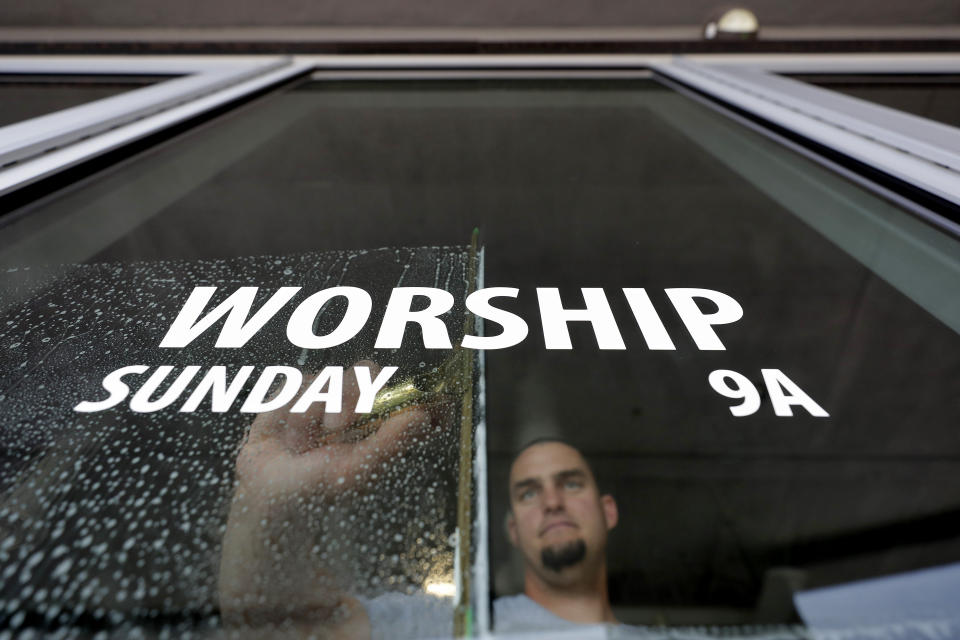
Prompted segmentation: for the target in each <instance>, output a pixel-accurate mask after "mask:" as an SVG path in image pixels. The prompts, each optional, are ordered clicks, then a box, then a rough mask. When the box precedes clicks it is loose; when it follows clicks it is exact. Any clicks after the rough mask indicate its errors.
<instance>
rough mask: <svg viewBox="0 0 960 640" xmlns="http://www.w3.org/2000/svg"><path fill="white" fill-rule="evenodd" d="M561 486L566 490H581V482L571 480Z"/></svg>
mask: <svg viewBox="0 0 960 640" xmlns="http://www.w3.org/2000/svg"><path fill="white" fill-rule="evenodd" d="M563 486H564V487H566V488H567V489H582V488H583V480H573V479H571V480H567V481H566V482H564V483H563Z"/></svg>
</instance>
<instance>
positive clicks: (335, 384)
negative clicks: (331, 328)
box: [290, 367, 369, 413]
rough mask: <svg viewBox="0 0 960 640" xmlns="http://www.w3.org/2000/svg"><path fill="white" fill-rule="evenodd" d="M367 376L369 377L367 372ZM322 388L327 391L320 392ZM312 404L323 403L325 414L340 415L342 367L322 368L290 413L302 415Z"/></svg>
mask: <svg viewBox="0 0 960 640" xmlns="http://www.w3.org/2000/svg"><path fill="white" fill-rule="evenodd" d="M367 374H368V376H369V371H368V372H367ZM324 387H326V389H327V390H326V391H323V392H321V390H322V389H323V388H324ZM314 402H323V403H324V410H325V411H326V412H327V413H340V408H341V405H342V404H343V367H324V368H323V369H322V370H321V371H320V373H318V374H317V377H316V378H314V379H313V381H312V382H311V383H310V386H309V387H307V390H306V391H304V392H303V395H301V396H300V399H299V400H297V402H296V403H295V404H294V405H293V409H291V410H290V411H291V413H303V412H305V411H306V410H307V409H309V408H310V405H311V404H313V403H314Z"/></svg>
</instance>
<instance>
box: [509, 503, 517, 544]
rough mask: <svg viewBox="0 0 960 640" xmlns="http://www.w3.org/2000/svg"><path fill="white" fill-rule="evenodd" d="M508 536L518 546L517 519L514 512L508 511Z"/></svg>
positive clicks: (511, 542)
mask: <svg viewBox="0 0 960 640" xmlns="http://www.w3.org/2000/svg"><path fill="white" fill-rule="evenodd" d="M507 536H508V537H509V538H510V544H512V545H513V546H517V519H516V518H514V517H513V512H512V511H508V512H507Z"/></svg>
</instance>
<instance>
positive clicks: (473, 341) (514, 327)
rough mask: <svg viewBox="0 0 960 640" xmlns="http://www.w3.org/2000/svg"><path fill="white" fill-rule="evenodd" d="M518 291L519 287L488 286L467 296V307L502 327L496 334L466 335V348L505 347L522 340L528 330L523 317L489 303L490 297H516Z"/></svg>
mask: <svg viewBox="0 0 960 640" xmlns="http://www.w3.org/2000/svg"><path fill="white" fill-rule="evenodd" d="M518 293H519V289H515V288H513V287H490V288H489V289H480V290H478V291H474V292H473V293H471V294H470V295H469V296H467V309H469V310H470V312H472V313H474V314H476V315H478V316H480V317H481V318H483V319H485V320H490V321H491V322H496V323H497V324H499V325H500V326H502V327H503V332H502V333H500V334H499V335H496V336H471V335H466V336H464V337H463V342H462V344H463V346H464V347H466V348H467V349H506V348H507V347H512V346H514V345H516V344H520V343H521V342H523V339H524V338H526V337H527V332H528V328H527V323H526V322H524V320H523V318H521V317H520V316H518V315H516V314H513V313H510V312H509V311H504V310H503V309H497V308H496V307H494V306H492V305H491V304H490V299H491V298H501V297H503V298H516V297H517V294H518Z"/></svg>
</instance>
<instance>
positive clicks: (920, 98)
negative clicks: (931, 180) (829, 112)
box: [790, 73, 960, 127]
mask: <svg viewBox="0 0 960 640" xmlns="http://www.w3.org/2000/svg"><path fill="white" fill-rule="evenodd" d="M790 77H791V78H793V79H794V80H799V81H801V82H809V83H810V84H815V85H817V86H818V87H823V88H825V89H830V90H831V91H837V92H839V93H843V94H846V95H848V96H853V97H854V98H860V99H861V100H867V101H869V102H876V103H877V104H881V105H883V106H885V107H891V108H893V109H898V110H900V111H906V112H907V113H912V114H913V115H916V116H921V117H924V118H929V119H930V120H936V121H938V122H942V123H944V124H948V125H950V126H952V127H960V75H957V74H922V75H921V74H916V75H899V74H896V75H895V74H868V75H867V74H839V73H838V74H827V73H819V74H798V75H793V74H791V75H790Z"/></svg>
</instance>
